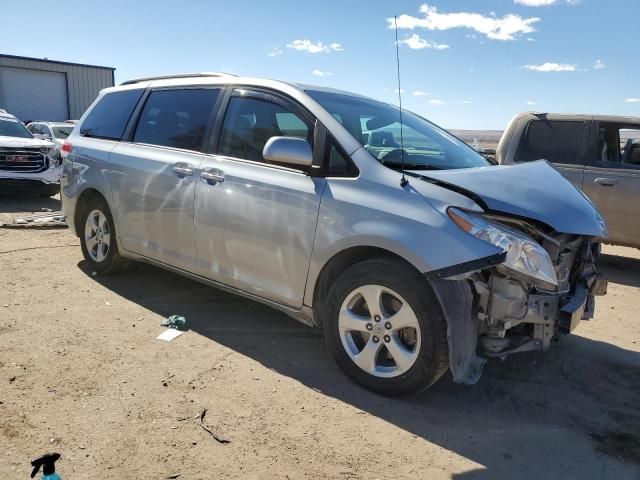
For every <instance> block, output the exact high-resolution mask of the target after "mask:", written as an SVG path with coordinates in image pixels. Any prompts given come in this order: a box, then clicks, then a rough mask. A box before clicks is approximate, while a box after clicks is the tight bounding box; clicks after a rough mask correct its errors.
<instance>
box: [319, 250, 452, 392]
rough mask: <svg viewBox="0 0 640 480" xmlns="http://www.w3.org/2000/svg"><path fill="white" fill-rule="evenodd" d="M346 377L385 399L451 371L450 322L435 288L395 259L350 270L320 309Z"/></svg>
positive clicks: (423, 386)
mask: <svg viewBox="0 0 640 480" xmlns="http://www.w3.org/2000/svg"><path fill="white" fill-rule="evenodd" d="M318 314H319V316H320V319H321V321H322V323H323V327H324V332H325V340H326V342H327V346H328V347H329V348H330V349H331V351H332V353H333V355H334V357H335V359H336V361H337V362H338V364H339V365H340V367H341V368H342V369H343V370H344V371H345V373H346V374H347V375H348V376H349V377H351V378H352V379H353V380H354V381H356V382H357V383H359V384H360V385H362V386H364V387H365V388H368V389H369V390H372V391H374V392H377V393H381V394H383V395H392V396H393V395H407V394H413V393H417V392H420V391H422V390H424V389H426V388H427V387H429V386H430V385H432V384H433V383H434V382H435V381H436V380H438V379H439V378H440V377H441V376H442V374H443V373H444V372H446V370H447V368H448V366H449V364H448V347H447V324H446V320H445V318H444V315H443V313H442V309H441V307H440V303H439V302H438V300H437V298H436V296H435V294H434V292H433V290H432V289H431V286H430V285H429V283H428V282H427V280H426V279H425V278H424V276H423V275H421V274H420V273H419V272H418V271H416V270H415V269H414V268H413V267H411V266H410V265H408V264H406V263H405V262H403V261H401V260H397V259H393V258H380V259H374V260H366V261H364V262H361V263H358V264H356V265H353V266H351V267H349V268H348V269H346V270H345V271H344V272H343V273H342V274H341V275H340V276H339V277H338V278H337V279H336V281H335V282H334V283H333V285H332V287H331V288H330V289H329V292H328V297H327V298H326V300H325V303H324V304H323V305H322V306H321V308H320V309H318Z"/></svg>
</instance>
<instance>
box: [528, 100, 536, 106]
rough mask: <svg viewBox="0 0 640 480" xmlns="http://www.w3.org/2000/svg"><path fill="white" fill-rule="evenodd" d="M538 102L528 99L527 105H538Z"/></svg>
mask: <svg viewBox="0 0 640 480" xmlns="http://www.w3.org/2000/svg"><path fill="white" fill-rule="evenodd" d="M537 104H538V103H537V102H534V101H532V100H528V101H527V105H537Z"/></svg>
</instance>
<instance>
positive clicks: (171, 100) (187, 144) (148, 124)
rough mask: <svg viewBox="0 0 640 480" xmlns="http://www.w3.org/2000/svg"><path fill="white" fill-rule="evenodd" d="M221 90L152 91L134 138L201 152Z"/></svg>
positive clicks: (154, 143) (139, 140) (138, 140)
mask: <svg viewBox="0 0 640 480" xmlns="http://www.w3.org/2000/svg"><path fill="white" fill-rule="evenodd" d="M219 93H220V90H219V89H212V88H208V89H181V90H157V91H154V92H151V94H150V95H149V97H148V98H147V101H146V102H145V105H144V108H143V110H142V113H141V114H140V120H139V121H138V126H137V128H136V133H135V135H134V137H133V141H134V142H136V143H147V144H150V145H160V146H164V147H173V148H182V149H185V150H195V151H199V150H200V149H201V148H202V141H203V139H204V133H205V130H206V128H207V122H208V121H209V117H210V116H211V113H212V111H213V107H214V105H215V103H216V99H217V98H218V95H219Z"/></svg>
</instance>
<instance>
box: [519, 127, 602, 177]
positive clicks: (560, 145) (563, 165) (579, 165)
mask: <svg viewBox="0 0 640 480" xmlns="http://www.w3.org/2000/svg"><path fill="white" fill-rule="evenodd" d="M590 125H591V122H590V121H582V120H576V121H574V120H555V119H548V118H544V119H543V118H540V119H535V120H531V121H529V123H528V124H527V126H526V127H525V131H524V133H523V135H522V138H521V140H520V145H519V146H518V151H517V152H516V158H515V161H516V162H518V163H519V162H531V161H535V160H540V159H544V160H547V161H549V162H551V163H552V164H553V166H554V167H555V168H556V169H557V170H558V171H559V172H560V173H561V174H562V175H563V176H564V177H565V178H566V179H567V180H569V181H570V182H571V183H572V184H573V185H574V186H576V187H578V188H582V181H583V175H584V162H585V157H586V149H587V143H588V142H587V139H588V133H589V128H590Z"/></svg>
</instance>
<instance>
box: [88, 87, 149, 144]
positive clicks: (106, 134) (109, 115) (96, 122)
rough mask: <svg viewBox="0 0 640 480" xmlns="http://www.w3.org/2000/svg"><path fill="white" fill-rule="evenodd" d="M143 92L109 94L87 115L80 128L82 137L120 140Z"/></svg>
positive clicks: (129, 91)
mask: <svg viewBox="0 0 640 480" xmlns="http://www.w3.org/2000/svg"><path fill="white" fill-rule="evenodd" d="M143 92H144V90H122V91H119V92H112V93H107V94H106V95H105V96H104V97H102V98H101V99H100V101H99V102H98V104H97V105H96V106H95V107H93V110H91V111H90V112H89V115H87V118H86V119H85V121H84V122H83V123H82V127H81V128H80V135H82V136H83V137H96V138H107V139H110V140H120V139H121V138H122V134H123V133H124V129H125V127H126V126H127V122H128V121H129V117H130V116H131V112H133V109H134V108H135V106H136V104H137V103H138V100H140V97H141V96H142V93H143Z"/></svg>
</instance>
